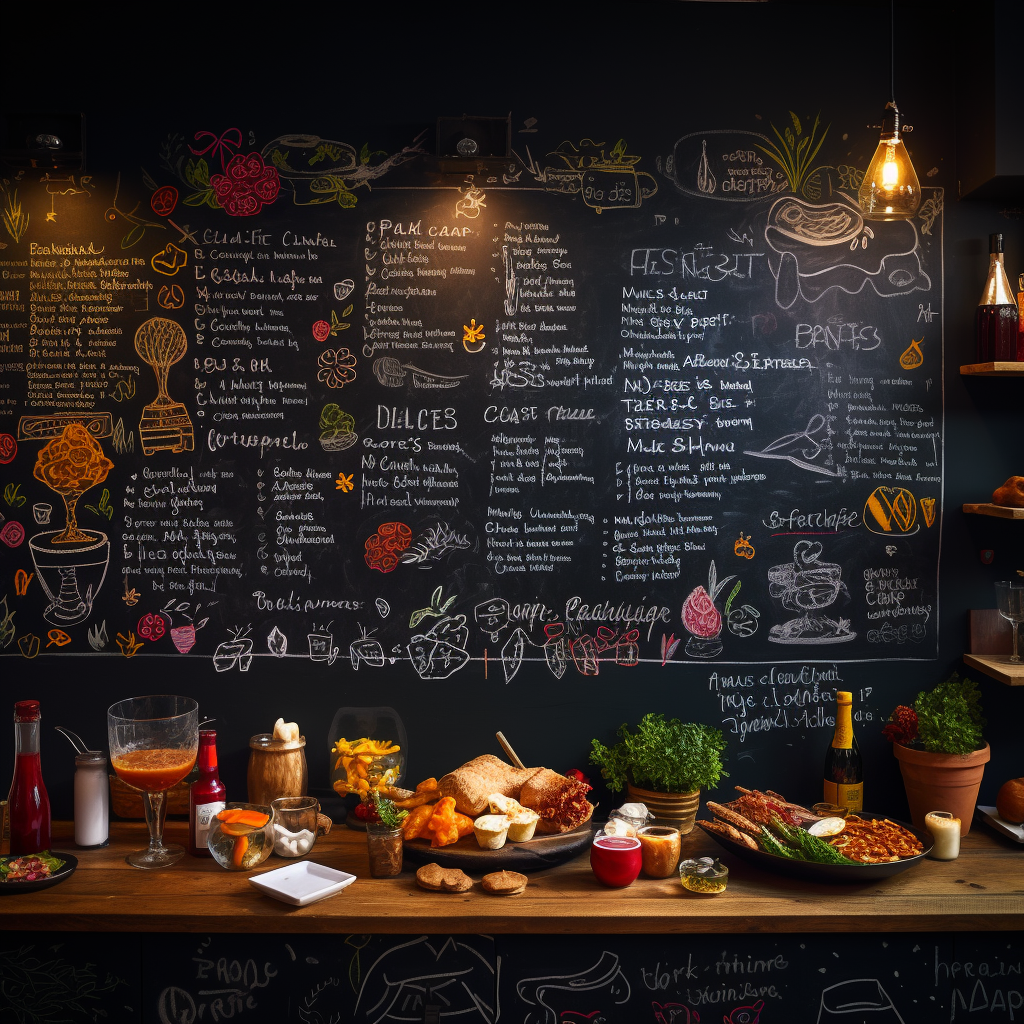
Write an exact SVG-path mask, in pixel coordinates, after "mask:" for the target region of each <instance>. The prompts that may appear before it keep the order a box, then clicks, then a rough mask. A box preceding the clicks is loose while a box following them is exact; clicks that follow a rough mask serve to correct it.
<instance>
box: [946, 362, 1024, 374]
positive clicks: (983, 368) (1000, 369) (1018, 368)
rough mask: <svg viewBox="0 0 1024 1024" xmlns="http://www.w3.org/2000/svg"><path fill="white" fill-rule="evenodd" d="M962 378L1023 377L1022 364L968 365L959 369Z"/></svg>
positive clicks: (1023, 366) (1023, 368)
mask: <svg viewBox="0 0 1024 1024" xmlns="http://www.w3.org/2000/svg"><path fill="white" fill-rule="evenodd" d="M960 374H961V376H963V377H1024V362H1016V363H1009V362H1006V363H1003V362H1000V363H968V364H967V365H966V366H961V367H960Z"/></svg>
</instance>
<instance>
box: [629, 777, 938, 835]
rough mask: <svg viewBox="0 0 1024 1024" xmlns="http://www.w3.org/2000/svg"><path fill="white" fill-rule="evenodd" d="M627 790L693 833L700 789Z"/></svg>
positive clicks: (662, 817) (659, 815)
mask: <svg viewBox="0 0 1024 1024" xmlns="http://www.w3.org/2000/svg"><path fill="white" fill-rule="evenodd" d="M626 789H627V791H628V793H629V799H630V800H631V801H634V802H636V803H641V804H646V805H647V809H648V810H649V811H650V812H651V813H652V814H653V815H654V816H655V818H656V819H657V820H658V821H659V822H660V823H662V824H666V825H672V826H674V827H675V828H677V829H679V831H680V832H681V833H682V834H683V835H684V836H685V835H686V834H687V833H688V832H692V831H693V823H694V820H695V819H696V817H697V806H698V805H699V803H700V790H699V789H695V790H694V791H693V792H692V793H659V792H657V791H655V790H653V789H640V788H639V787H637V786H634V785H633V784H632V783H629V784H628V785H627V787H626ZM931 809H932V808H929V810H931Z"/></svg>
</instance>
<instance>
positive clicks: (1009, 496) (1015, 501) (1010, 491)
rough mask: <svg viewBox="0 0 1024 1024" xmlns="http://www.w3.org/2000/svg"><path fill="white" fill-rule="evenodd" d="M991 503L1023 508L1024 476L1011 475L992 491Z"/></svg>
mask: <svg viewBox="0 0 1024 1024" xmlns="http://www.w3.org/2000/svg"><path fill="white" fill-rule="evenodd" d="M992 504H993V505H1005V506H1006V507H1008V508H1024V476H1011V477H1010V479H1009V480H1007V481H1006V483H1005V484H1003V486H1002V487H997V488H996V489H995V491H994V492H993V493H992Z"/></svg>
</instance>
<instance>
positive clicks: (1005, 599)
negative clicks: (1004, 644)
mask: <svg viewBox="0 0 1024 1024" xmlns="http://www.w3.org/2000/svg"><path fill="white" fill-rule="evenodd" d="M996 604H997V605H998V607H999V614H1000V615H1002V617H1003V618H1004V619H1009V620H1010V623H1011V625H1012V626H1013V654H1011V655H1010V661H1011V662H1013V663H1014V664H1015V665H1019V664H1020V655H1019V654H1018V653H1017V627H1018V626H1019V625H1020V624H1021V623H1022V622H1024V580H1020V581H1017V580H1002V581H1000V582H999V583H997V584H996Z"/></svg>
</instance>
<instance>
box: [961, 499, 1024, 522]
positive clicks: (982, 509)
mask: <svg viewBox="0 0 1024 1024" xmlns="http://www.w3.org/2000/svg"><path fill="white" fill-rule="evenodd" d="M964 512H966V513H968V514H969V515H977V516H995V517H996V518H997V519H1024V508H1010V506H1009V505H993V504H992V502H991V501H985V502H981V503H980V504H976V505H964Z"/></svg>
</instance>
